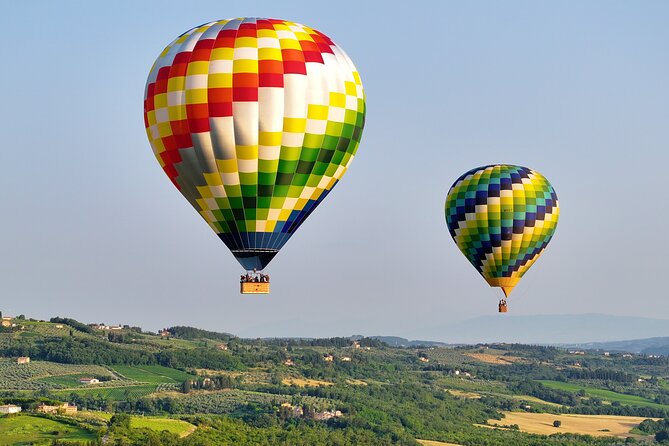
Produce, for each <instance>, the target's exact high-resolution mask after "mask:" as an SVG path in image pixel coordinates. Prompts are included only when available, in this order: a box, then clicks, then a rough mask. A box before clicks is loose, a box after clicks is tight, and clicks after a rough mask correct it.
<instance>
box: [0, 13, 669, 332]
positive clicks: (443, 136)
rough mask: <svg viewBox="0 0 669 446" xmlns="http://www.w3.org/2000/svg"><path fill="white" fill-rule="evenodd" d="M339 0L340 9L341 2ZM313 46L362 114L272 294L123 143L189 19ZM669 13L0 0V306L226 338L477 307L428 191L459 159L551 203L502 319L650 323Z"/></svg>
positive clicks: (491, 306) (454, 315)
mask: <svg viewBox="0 0 669 446" xmlns="http://www.w3.org/2000/svg"><path fill="white" fill-rule="evenodd" d="M361 3H362V4H361ZM239 16H259V17H276V18H284V19H287V20H292V21H296V22H300V23H304V24H306V25H309V26H311V27H314V28H316V29H318V30H320V31H322V32H324V33H325V34H327V35H329V36H330V37H331V38H332V39H334V40H335V42H337V43H338V44H339V45H340V46H341V47H342V48H344V50H345V51H346V52H347V53H348V55H349V56H350V57H351V59H352V60H353V61H354V63H355V64H356V66H357V68H358V70H359V71H360V73H361V76H362V80H363V84H364V86H365V90H366V94H367V106H368V114H367V124H366V127H365V131H364V133H363V138H362V144H361V146H360V149H359V151H358V156H357V157H356V159H355V161H354V162H353V164H352V165H351V169H350V170H349V172H348V173H347V174H346V176H345V177H344V179H343V180H342V182H341V183H340V184H339V185H338V186H337V187H336V188H335V190H334V191H333V193H332V194H330V195H329V196H328V198H327V199H326V200H325V202H324V203H323V205H322V206H320V207H319V208H318V210H317V211H316V212H315V213H314V214H313V215H312V216H311V217H310V218H309V220H308V221H307V222H306V223H305V224H304V225H303V226H302V227H301V228H300V231H299V232H298V233H297V234H296V235H295V236H294V237H293V238H292V239H291V241H290V242H289V243H288V244H287V245H286V246H285V247H284V249H283V250H282V251H281V253H280V254H279V255H278V256H277V257H276V258H275V260H274V261H273V262H272V264H271V265H270V267H269V268H268V272H269V273H270V274H271V275H272V288H273V290H272V294H270V295H269V296H251V297H248V296H241V295H239V294H238V283H237V278H238V277H239V274H240V272H241V271H240V270H241V268H240V267H239V264H238V263H237V262H236V261H235V260H234V258H233V257H232V255H230V254H229V252H227V249H226V248H225V246H224V245H223V244H222V243H221V242H220V241H219V240H218V238H217V237H216V235H215V234H214V233H213V232H212V231H211V230H210V229H209V228H208V226H207V225H206V224H205V222H204V221H203V220H202V219H201V218H200V217H199V216H198V215H197V213H196V212H195V211H194V210H193V209H192V208H191V207H190V206H189V205H188V203H187V202H186V200H185V199H184V198H183V197H182V196H181V195H180V194H179V193H178V192H177V191H176V189H174V187H173V186H172V185H171V183H170V182H169V181H168V179H167V178H166V177H165V175H164V174H163V172H162V171H161V169H160V168H159V166H158V164H157V163H156V161H155V158H154V157H153V154H152V152H151V149H150V146H149V143H148V141H147V139H146V135H145V132H144V126H143V119H142V98H143V91H144V84H145V81H146V76H147V74H148V72H149V69H150V67H151V64H152V63H153V61H154V60H155V58H156V57H157V55H158V54H159V52H160V51H161V50H162V48H163V47H164V46H165V45H167V44H168V43H169V42H170V41H171V40H172V39H173V38H174V37H176V36H177V35H179V34H181V33H182V32H184V31H186V30H187V29H190V28H192V27H193V26H196V25H198V24H200V23H203V22H207V21H211V20H214V19H222V18H229V17H239ZM668 19H669V3H667V2H662V1H655V2H653V1H639V2H622V1H620V2H616V1H588V2H577V1H572V2H531V1H507V2H494V1H475V2H436V1H435V2H407V3H405V4H397V5H392V6H387V7H384V8H379V7H378V5H377V4H376V3H374V4H372V2H364V3H363V2H359V1H358V2H355V1H353V2H346V1H339V2H328V3H322V2H288V1H286V2H271V1H267V2H251V1H245V2H222V1H217V2H215V1H190V2H183V1H181V2H175V1H160V2H149V1H146V2H131V1H120V2H108V3H100V2H86V1H81V2H73V1H70V2H67V1H66V2H47V1H43V2H37V1H35V2H11V3H8V4H6V5H4V7H3V14H2V15H1V16H0V25H1V26H2V29H3V30H4V33H5V38H4V39H3V43H4V45H3V70H2V71H0V85H3V86H4V90H3V100H2V101H1V102H0V134H1V135H2V150H0V162H1V163H2V166H3V167H4V169H3V174H2V175H1V176H0V204H2V208H3V217H2V231H0V246H2V255H0V296H1V297H0V309H2V310H3V311H4V312H5V313H9V314H18V313H25V314H27V315H29V316H33V317H38V318H48V317H51V316H55V315H67V316H71V317H75V318H77V319H81V320H83V321H86V322H93V321H100V322H102V321H104V322H107V323H129V324H132V325H142V326H143V327H145V328H148V329H157V328H160V327H163V326H169V325H176V324H181V325H195V326H199V327H203V328H208V329H212V330H222V331H230V332H233V333H237V334H240V335H244V336H331V335H348V334H352V333H362V334H395V335H401V336H406V337H411V338H420V337H424V336H430V337H431V338H438V337H439V331H440V329H441V328H442V327H447V326H450V325H452V324H456V323H459V322H462V321H463V320H466V319H468V318H473V317H478V316H481V315H487V314H490V313H493V312H494V311H495V310H496V308H495V304H496V300H497V298H498V297H499V295H500V292H499V290H498V289H492V288H489V287H488V286H487V285H486V284H485V282H484V281H483V279H482V278H481V277H480V276H479V275H478V274H477V273H476V271H475V270H474V268H472V267H471V265H469V263H468V262H467V261H466V260H465V258H464V257H463V256H462V255H461V254H460V252H459V251H458V249H457V248H456V246H455V244H454V243H453V241H452V240H451V239H450V236H449V234H448V231H447V228H446V224H445V221H444V216H443V204H444V198H445V196H446V193H447V191H448V189H449V187H450V185H451V183H452V182H453V181H454V180H455V179H456V178H457V177H458V176H459V175H460V174H461V173H463V172H465V171H466V170H468V169H470V168H473V167H476V166H479V165H484V164H488V163H495V162H506V163H513V164H519V165H524V166H527V167H531V168H533V169H536V170H538V171H539V172H541V173H543V174H544V175H545V176H546V177H547V178H548V179H549V180H550V181H551V183H552V184H553V186H554V187H555V189H556V191H557V193H558V196H559V198H560V205H561V216H560V223H559V225H558V228H557V232H556V235H555V237H554V239H553V241H552V242H551V244H550V245H549V247H548V249H547V251H546V252H545V254H544V255H543V256H542V258H541V259H539V261H537V263H536V264H535V265H534V266H533V267H532V269H531V270H530V271H529V272H528V273H527V275H526V276H525V277H524V278H523V280H522V281H521V283H520V285H518V287H516V289H515V290H514V293H513V294H512V296H511V298H510V301H509V303H510V309H511V311H512V312H513V313H514V314H517V315H532V314H564V313H591V312H599V313H608V314H614V315H636V316H648V317H657V318H667V319H669V306H667V305H666V297H667V291H666V280H665V279H664V277H663V273H664V270H665V269H666V267H667V265H668V263H669V261H668V260H667V257H666V256H667V254H666V253H667V252H668V251H669V236H668V235H667V234H668V232H667V229H666V228H667V221H668V220H669V200H668V199H667V196H666V185H665V184H664V183H665V181H666V180H665V178H666V165H667V164H668V161H669V155H668V150H667V149H668V148H669V126H668V123H669V87H668V84H667V79H668V77H669V76H668V75H669V28H667V26H666V23H667V20H668Z"/></svg>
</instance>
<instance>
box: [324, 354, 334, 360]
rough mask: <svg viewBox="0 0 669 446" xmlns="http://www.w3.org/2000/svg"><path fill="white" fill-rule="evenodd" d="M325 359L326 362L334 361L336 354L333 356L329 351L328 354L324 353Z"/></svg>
mask: <svg viewBox="0 0 669 446" xmlns="http://www.w3.org/2000/svg"><path fill="white" fill-rule="evenodd" d="M323 361H325V362H332V361H334V356H332V355H331V354H329V353H328V354H324V355H323Z"/></svg>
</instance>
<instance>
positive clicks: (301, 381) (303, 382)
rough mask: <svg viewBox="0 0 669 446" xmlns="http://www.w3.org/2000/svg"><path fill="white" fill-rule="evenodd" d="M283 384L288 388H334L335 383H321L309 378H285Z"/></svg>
mask: <svg viewBox="0 0 669 446" xmlns="http://www.w3.org/2000/svg"><path fill="white" fill-rule="evenodd" d="M281 384H283V385H286V386H297V387H320V386H333V385H334V383H331V382H327V381H319V380H317V379H308V378H284V379H282V380H281Z"/></svg>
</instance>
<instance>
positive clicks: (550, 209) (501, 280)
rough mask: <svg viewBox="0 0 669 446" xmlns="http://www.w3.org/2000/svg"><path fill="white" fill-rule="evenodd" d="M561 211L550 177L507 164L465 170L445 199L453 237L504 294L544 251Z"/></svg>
mask: <svg viewBox="0 0 669 446" xmlns="http://www.w3.org/2000/svg"><path fill="white" fill-rule="evenodd" d="M559 214H560V208H559V204H558V198H557V195H556V194H555V190H554V189H553V186H551V184H550V183H549V182H548V180H547V179H546V178H544V176H543V175H541V174H540V173H539V172H536V171H534V170H532V169H528V168H527V167H520V166H513V165H509V164H495V165H489V166H483V167H478V168H476V169H472V170H470V171H468V172H466V173H464V174H463V175H461V176H460V178H458V179H457V180H456V181H455V183H453V186H451V189H450V191H449V192H448V196H447V197H446V223H447V225H448V229H449V231H450V233H451V236H452V237H453V240H454V241H455V243H456V244H457V245H458V248H460V251H462V253H463V254H464V255H465V257H467V259H468V260H469V261H470V262H471V264H472V265H474V268H476V270H477V271H478V272H479V273H480V274H481V275H482V276H483V278H484V279H485V280H486V281H487V282H488V284H490V286H498V287H501V288H502V289H503V291H504V293H505V295H508V294H509V293H510V292H511V290H512V289H513V287H514V286H515V285H516V284H517V283H518V281H519V280H520V278H521V277H523V275H524V274H525V272H526V271H527V270H528V268H529V267H530V266H532V264H533V263H534V262H535V261H536V260H537V258H538V257H539V256H540V255H541V253H542V252H543V251H544V249H546V246H547V245H548V242H549V241H550V240H551V238H552V237H553V233H554V232H555V228H556V226H557V221H558V216H559Z"/></svg>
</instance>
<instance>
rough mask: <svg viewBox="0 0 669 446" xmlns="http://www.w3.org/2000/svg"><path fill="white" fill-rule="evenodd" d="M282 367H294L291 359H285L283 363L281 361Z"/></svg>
mask: <svg viewBox="0 0 669 446" xmlns="http://www.w3.org/2000/svg"><path fill="white" fill-rule="evenodd" d="M283 365H287V366H288V367H292V366H294V365H295V363H294V362H293V360H292V359H286V360H285V361H283Z"/></svg>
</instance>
